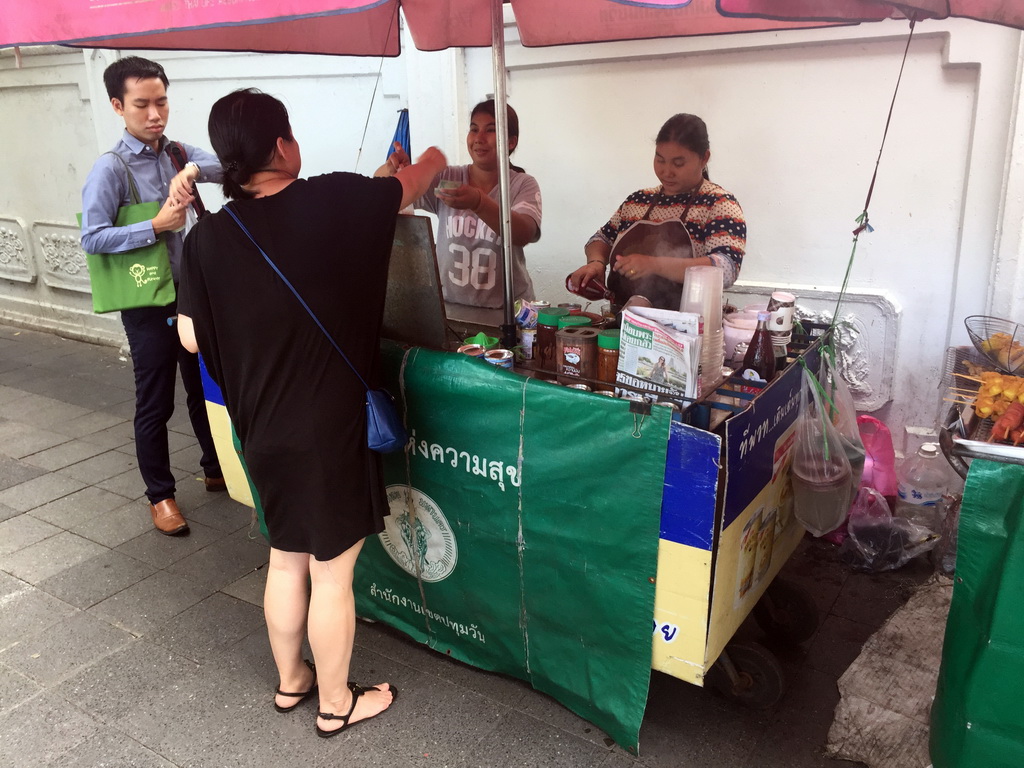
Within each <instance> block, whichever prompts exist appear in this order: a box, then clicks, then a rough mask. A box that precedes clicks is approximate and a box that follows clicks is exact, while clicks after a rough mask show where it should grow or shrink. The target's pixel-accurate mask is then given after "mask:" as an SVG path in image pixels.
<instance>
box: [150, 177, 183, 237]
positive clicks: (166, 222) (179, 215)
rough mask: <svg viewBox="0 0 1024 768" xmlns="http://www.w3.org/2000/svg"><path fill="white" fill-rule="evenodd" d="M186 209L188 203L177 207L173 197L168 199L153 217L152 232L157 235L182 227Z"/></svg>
mask: <svg viewBox="0 0 1024 768" xmlns="http://www.w3.org/2000/svg"><path fill="white" fill-rule="evenodd" d="M183 173H184V171H183ZM179 175H180V174H179ZM188 201H189V202H191V201H192V195H189V196H188ZM187 207H188V203H186V204H185V205H179V204H178V203H176V202H175V201H174V198H173V197H168V198H167V200H166V201H165V202H164V204H163V207H161V208H160V212H159V213H157V215H156V216H154V217H153V231H154V232H155V233H156V234H158V235H159V234H160V233H161V232H174V231H175V230H179V229H181V228H182V227H184V226H185V210H186V209H187Z"/></svg>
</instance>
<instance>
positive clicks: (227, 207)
mask: <svg viewBox="0 0 1024 768" xmlns="http://www.w3.org/2000/svg"><path fill="white" fill-rule="evenodd" d="M224 210H225V211H227V212H228V213H229V214H230V215H231V218H232V219H234V220H235V223H236V224H237V225H238V226H239V227H241V229H242V231H243V232H245V234H246V237H248V238H249V239H250V240H252V244H253V245H255V246H256V250H258V251H259V252H260V253H261V254H263V258H264V259H266V262H267V264H269V265H270V266H271V267H272V268H273V270H274V271H275V272H277V276H278V277H280V278H281V279H282V280H283V281H284V284H285V285H287V286H288V288H289V289H291V292H292V293H294V294H295V298H296V299H298V300H299V303H300V304H301V305H302V307H303V309H305V310H306V311H307V312H308V313H309V316H310V317H312V318H313V322H314V323H316V325H317V327H318V328H319V329H320V330H321V331H323V333H324V336H326V337H327V340H328V341H329V342H331V346H332V347H334V348H335V349H336V350H338V354H339V355H341V357H342V359H343V360H344V361H345V362H346V363H348V367H349V368H351V369H352V373H354V374H355V375H356V377H357V378H358V379H359V380H360V381H361V382H362V383H363V386H364V387H365V388H366V391H367V392H369V391H370V385H369V384H367V383H366V379H364V378H363V377H362V376H361V375H360V373H359V371H357V370H356V367H355V366H354V365H352V361H351V360H349V359H348V355H346V354H345V353H344V352H342V351H341V347H339V346H338V342H336V341H335V340H334V337H333V336H331V334H329V333H328V332H327V329H326V328H324V324H323V323H321V322H320V318H318V317H317V316H316V314H315V313H314V312H313V310H312V309H310V308H309V304H307V303H306V301H305V299H303V298H302V296H300V295H299V292H298V291H297V290H295V286H294V285H292V283H291V281H290V280H289V279H288V278H287V277H285V276H284V274H283V273H282V272H281V270H280V269H278V268H277V264H275V263H274V262H273V261H272V260H271V258H270V257H269V256H268V255H267V252H266V251H264V250H263V249H262V248H260V244H259V243H257V242H256V238H254V237H253V236H252V234H251V233H250V232H249V230H248V229H246V228H245V224H243V223H242V221H241V219H239V218H238V216H237V215H236V214H235V212H234V211H233V210H231V206H230V205H225V206H224Z"/></svg>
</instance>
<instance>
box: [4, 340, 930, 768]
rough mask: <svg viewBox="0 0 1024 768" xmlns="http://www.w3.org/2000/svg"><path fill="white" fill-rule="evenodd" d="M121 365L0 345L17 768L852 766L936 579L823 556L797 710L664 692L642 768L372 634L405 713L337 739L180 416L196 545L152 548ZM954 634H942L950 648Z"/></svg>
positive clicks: (257, 556) (248, 541)
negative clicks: (862, 676)
mask: <svg viewBox="0 0 1024 768" xmlns="http://www.w3.org/2000/svg"><path fill="white" fill-rule="evenodd" d="M133 410H134V395H133V385H132V372H131V364H130V362H128V361H125V360H124V359H121V358H119V356H118V352H117V350H115V349H112V348H108V347H99V346H94V345H90V344H86V343H82V342H78V341H69V340H66V339H62V338H59V337H57V336H53V335H50V334H46V333H39V332H35V331H29V330H23V329H18V328H14V327H11V326H5V325H0V766H12V767H16V768H30V767H31V766H50V765H53V766H58V765H59V766H62V768H79V767H83V768H84V767H86V766H89V767H94V766H140V767H142V766H145V767H146V768H148V767H150V766H152V767H154V768H155V767H156V766H163V767H165V768H170V766H189V767H190V768H193V767H194V768H200V767H202V768H207V767H211V768H212V767H220V766H282V767H286V766H321V765H324V766H326V765H345V766H350V767H351V768H361V767H362V766H384V765H387V766H397V767H398V768H405V767H406V766H451V767H452V768H455V767H459V768H463V767H465V768H469V767H470V766H473V767H477V766H488V767H494V768H504V767H506V766H509V767H511V766H515V767H519V766H530V767H531V768H532V767H533V766H580V767H581V768H624V767H627V766H634V765H637V766H652V767H653V766H658V767H659V768H689V767H690V766H694V767H697V766H699V767H700V768H706V767H707V766H715V768H755V767H756V768H771V767H777V768H827V767H829V766H831V767H833V768H837V767H838V766H841V765H852V764H851V763H837V762H835V761H832V760H829V759H827V758H825V757H824V756H823V748H824V745H825V740H826V735H827V733H828V729H829V726H830V724H831V722H832V715H833V710H834V708H835V705H836V703H837V702H838V698H839V694H838V692H837V689H836V679H837V678H838V677H839V675H841V674H842V672H843V671H844V670H845V669H846V668H847V667H848V666H849V665H850V663H851V662H852V661H853V660H854V659H855V658H856V656H857V654H858V652H859V650H860V648H861V645H862V644H863V643H864V641H865V640H866V639H867V638H868V637H869V635H870V634H871V633H872V632H874V631H875V630H876V629H877V628H878V627H879V626H880V625H881V624H882V623H883V622H884V621H885V619H886V618H887V617H888V616H890V615H891V614H892V612H893V611H894V610H896V609H897V608H898V607H899V606H901V605H902V604H903V603H904V602H905V601H906V599H907V598H908V596H909V595H910V592H911V591H912V589H913V587H914V586H915V585H916V584H917V583H919V582H921V581H922V580H923V579H924V578H925V577H926V576H927V575H928V569H927V566H926V565H925V564H923V563H918V564H912V567H911V568H910V569H905V570H904V571H901V572H899V573H895V574H887V575H865V574H858V573H853V572H850V571H849V570H847V569H846V568H844V567H843V566H841V565H839V564H838V562H837V560H836V557H835V551H834V547H831V545H827V544H824V543H822V542H816V541H812V540H810V539H808V540H807V541H805V542H804V544H803V545H802V546H801V548H800V549H799V550H798V552H797V553H796V554H795V555H794V557H793V558H791V560H790V561H789V563H788V564H787V566H786V568H785V575H786V576H788V577H789V578H790V579H791V580H793V581H795V582H797V583H799V584H802V585H803V586H804V587H806V588H807V589H808V590H810V592H811V593H812V594H813V596H814V598H815V601H816V602H817V604H818V607H819V610H820V612H821V618H822V623H821V626H820V628H819V630H818V632H817V633H816V634H815V636H814V637H813V638H811V640H809V641H808V642H806V643H804V644H803V645H802V646H798V647H789V648H786V647H781V646H778V645H771V644H770V643H769V642H768V641H767V640H766V639H765V638H764V637H763V636H761V634H760V632H759V630H758V629H757V627H756V625H754V624H753V622H749V621H748V623H747V624H746V625H744V627H743V628H741V630H740V633H739V634H740V635H744V636H748V637H750V638H751V639H755V640H759V641H761V642H765V643H766V644H768V645H769V646H770V647H771V648H772V650H773V651H775V653H776V655H777V656H778V657H779V659H780V660H781V661H782V663H783V665H784V667H785V670H786V674H787V683H788V690H787V693H786V694H785V696H784V697H783V698H782V700H781V701H780V702H779V703H778V704H777V705H776V706H774V707H772V708H771V709H769V710H767V711H757V710H750V709H746V708H744V707H743V706H740V705H738V704H736V703H733V702H732V701H730V700H727V699H725V698H723V697H722V696H721V695H720V694H717V693H715V692H713V691H710V690H705V689H701V688H698V687H696V686H693V685H689V684H687V683H684V682H682V681H680V680H676V679H674V678H671V677H668V676H666V675H663V674H660V673H653V675H652V680H651V691H650V697H649V701H648V705H647V714H646V717H645V720H644V724H643V729H642V731H641V734H640V741H641V745H640V757H639V759H637V758H634V757H632V756H630V755H629V754H627V753H626V752H624V751H623V750H622V749H620V748H619V747H617V746H614V745H613V744H612V743H611V742H610V740H609V739H608V738H607V737H606V735H605V734H604V733H603V732H601V731H600V730H599V729H598V728H596V727H595V726H593V725H591V724H590V723H588V722H586V721H584V720H582V719H580V718H579V717H577V716H575V715H574V714H572V713H571V712H569V711H568V710H566V709H564V708H563V707H562V706H561V705H559V704H558V703H557V702H555V701H554V700H552V699H550V698H549V697H547V696H545V695H544V694H541V693H537V692H536V691H533V690H532V689H531V688H529V686H527V685H526V684H524V683H522V682H520V681H518V680H514V679H511V678H507V677H504V676H501V675H495V674H490V673H486V672H481V671H478V670H475V669H473V668H471V667H468V666H465V665H462V664H460V663H458V662H453V661H451V660H449V659H448V658H446V657H444V656H442V655H440V654H437V653H435V652H433V651H430V650H428V649H426V648H425V647H423V646H420V645H417V644H416V643H413V642H412V641H410V640H408V639H406V638H405V637H404V636H403V635H401V634H399V633H397V632H395V631H392V630H390V629H388V628H386V627H383V626H381V625H379V624H376V625H375V624H367V623H362V622H361V623H360V624H359V626H358V629H357V632H356V650H355V656H354V661H353V672H352V677H353V679H356V680H360V681H365V682H370V681H380V680H389V681H391V682H393V683H395V684H396V685H397V686H398V687H399V688H400V689H401V691H402V696H401V698H400V699H399V700H398V702H397V703H396V705H395V707H394V708H393V709H392V710H390V711H389V712H387V713H386V714H384V715H383V716H382V717H381V718H380V719H378V720H374V721H371V722H367V723H364V724H363V725H361V727H359V728H356V729H353V730H352V731H351V732H350V733H347V734H344V735H341V736H339V737H337V738H334V739H329V740H327V739H318V738H316V736H315V735H314V733H313V722H314V716H315V715H314V713H315V708H314V705H313V704H312V703H311V702H307V703H305V704H303V705H302V706H301V707H300V708H299V709H298V710H297V711H296V712H294V713H291V714H289V715H279V714H277V713H276V712H275V711H274V710H273V709H272V707H271V699H272V691H273V688H274V685H275V684H276V676H275V674H274V672H273V667H272V663H271V658H270V651H269V647H268V643H267V639H266V631H265V627H264V622H263V613H262V609H261V607H260V606H261V596H262V585H263V577H264V573H265V565H266V562H267V553H268V550H267V547H266V545H265V543H264V542H263V541H262V539H261V537H260V536H259V533H258V531H257V532H254V530H253V526H252V524H251V511H250V510H249V509H248V508H247V507H244V506H242V505H240V504H238V503H236V502H234V501H232V500H231V499H229V498H227V497H226V495H225V494H209V493H206V492H205V490H204V488H203V485H202V482H201V480H200V477H201V473H200V470H199V465H198V452H197V449H196V446H195V441H194V439H193V438H192V436H191V433H190V427H189V424H188V417H187V414H186V413H185V409H184V408H183V407H181V408H179V409H178V412H177V413H176V414H175V417H174V419H173V420H172V423H171V426H172V429H173V431H172V432H171V450H172V457H171V458H172V463H173V465H174V467H175V468H176V476H177V478H178V501H179V504H180V506H181V508H182V510H183V511H184V513H185V515H186V516H187V518H188V520H189V521H190V524H191V528H192V532H191V535H190V536H188V537H186V538H170V537H166V536H162V535H160V534H158V533H156V532H155V531H154V529H153V527H152V524H151V521H150V519H149V513H148V511H147V508H146V500H145V498H144V497H143V486H142V481H141V479H140V477H139V475H138V471H137V469H136V461H135V451H134V445H133V441H132V424H131V419H132V415H133ZM941 631H942V628H941V627H936V632H941Z"/></svg>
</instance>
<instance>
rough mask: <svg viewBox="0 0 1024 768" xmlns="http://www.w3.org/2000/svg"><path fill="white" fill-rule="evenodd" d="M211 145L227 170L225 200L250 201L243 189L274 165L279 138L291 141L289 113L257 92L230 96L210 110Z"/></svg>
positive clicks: (234, 93) (250, 89) (274, 101)
mask: <svg viewBox="0 0 1024 768" xmlns="http://www.w3.org/2000/svg"><path fill="white" fill-rule="evenodd" d="M207 129H208V130H209V132H210V143H211V144H212V145H213V151H214V152H216V153H217V157H218V158H220V164H221V167H222V168H223V169H224V179H223V181H222V182H221V185H222V186H223V187H224V196H225V197H228V198H232V199H242V200H245V199H249V198H251V197H253V196H254V195H253V193H252V192H248V191H247V190H245V189H243V188H242V185H243V184H247V183H248V182H249V179H250V178H252V175H253V174H254V173H256V172H257V171H259V170H262V169H263V168H265V166H266V165H267V164H268V163H269V162H270V161H271V158H272V157H273V155H274V149H275V147H276V145H277V140H278V139H279V138H283V139H287V140H289V141H292V127H291V123H289V122H288V110H287V109H286V108H285V106H284V104H282V103H281V102H280V101H279V100H278V99H275V98H274V97H273V96H271V95H270V94H267V93H263V92H262V91H259V90H257V89H255V88H242V89H240V90H237V91H233V92H232V93H229V94H228V95H227V96H224V97H223V98H221V99H218V100H217V102H216V103H215V104H214V105H213V108H212V109H210V120H209V122H208V123H207Z"/></svg>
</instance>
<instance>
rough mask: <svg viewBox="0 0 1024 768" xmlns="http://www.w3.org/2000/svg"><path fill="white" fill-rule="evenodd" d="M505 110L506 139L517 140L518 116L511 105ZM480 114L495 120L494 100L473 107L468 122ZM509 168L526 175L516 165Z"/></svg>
mask: <svg viewBox="0 0 1024 768" xmlns="http://www.w3.org/2000/svg"><path fill="white" fill-rule="evenodd" d="M505 109H506V110H507V111H506V112H505V114H506V115H508V137H509V138H510V139H518V138H519V115H517V114H516V111H515V110H514V109H512V105H511V104H505ZM480 113H483V114H485V115H490V116H491V117H493V118H494V119H495V120H497V119H498V116H497V113H496V111H495V109H494V99H487V101H481V102H480V103H479V104H477V105H476V106H475V107H473V109H472V111H471V112H470V113H469V119H470V121H472V120H473V116H474V115H478V114H480ZM512 152H515V150H514V149H513V150H512V151H510V152H509V154H510V155H511V154H512ZM509 167H510V168H512V170H514V171H519V173H526V171H524V170H523V169H522V168H520V167H519V166H518V165H512V163H509Z"/></svg>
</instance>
